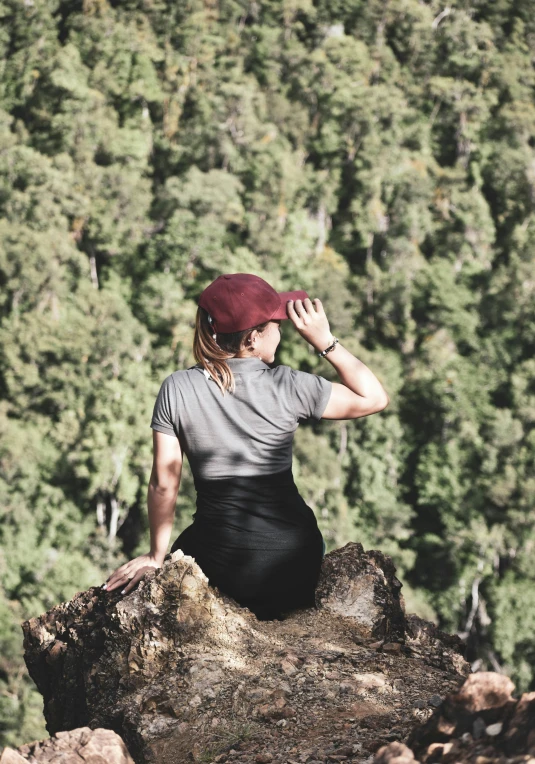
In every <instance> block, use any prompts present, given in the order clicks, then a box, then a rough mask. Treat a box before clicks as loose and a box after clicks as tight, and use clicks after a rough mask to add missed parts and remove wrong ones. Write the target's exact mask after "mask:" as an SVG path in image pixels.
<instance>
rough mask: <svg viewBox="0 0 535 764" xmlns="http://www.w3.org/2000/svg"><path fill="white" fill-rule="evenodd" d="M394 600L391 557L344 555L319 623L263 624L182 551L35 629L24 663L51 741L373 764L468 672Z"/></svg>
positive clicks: (27, 635)
mask: <svg viewBox="0 0 535 764" xmlns="http://www.w3.org/2000/svg"><path fill="white" fill-rule="evenodd" d="M400 589H401V584H400V583H399V581H398V580H397V579H396V578H395V569H394V567H393V565H392V563H391V561H390V560H389V558H387V557H384V556H383V555H381V554H380V553H378V552H364V550H363V548H362V546H361V545H360V544H347V545H346V546H345V547H343V548H342V549H339V550H336V551H335V552H332V553H331V554H329V555H326V557H325V560H324V565H323V570H322V574H321V577H320V581H319V584H318V587H317V592H316V594H317V601H316V607H315V608H308V609H302V610H297V611H293V612H291V613H287V614H286V616H285V618H284V619H283V620H280V621H279V620H275V621H259V620H257V619H256V617H255V616H254V615H253V614H252V613H251V612H250V611H249V610H247V609H246V608H241V607H240V606H239V605H238V604H237V603H236V602H235V601H234V600H232V599H230V598H229V597H226V596H225V595H224V594H222V593H221V592H219V591H218V590H217V589H216V588H215V587H211V586H210V585H209V582H208V580H207V578H206V576H205V575H204V574H203V572H202V571H201V569H200V568H199V566H198V565H197V564H196V562H195V560H194V559H193V558H191V557H187V556H184V555H183V553H182V552H181V551H177V552H175V553H174V554H173V555H168V556H167V558H166V560H165V562H164V565H163V566H162V568H160V569H159V570H154V571H149V572H148V573H147V574H146V575H145V577H144V579H143V580H142V581H141V582H140V584H139V585H138V587H137V589H136V590H134V591H133V592H132V593H131V594H129V595H127V596H125V597H123V596H121V595H120V594H119V592H118V591H116V592H111V593H106V592H104V591H102V590H101V589H96V588H95V589H90V590H89V591H87V592H82V593H79V594H78V595H76V596H75V597H74V598H73V600H72V601H71V602H68V603H64V604H62V605H59V606H58V607H56V608H53V609H52V610H51V611H49V612H48V613H46V614H44V615H42V616H40V617H38V618H33V619H31V620H29V621H27V622H25V623H24V624H23V631H24V646H25V660H26V664H27V666H28V669H29V672H30V674H31V676H32V678H33V679H34V681H35V682H36V684H37V686H38V688H39V690H40V691H41V693H42V695H43V699H44V713H45V717H46V720H47V729H48V731H49V732H50V733H52V734H53V733H56V732H57V731H59V730H74V729H76V728H78V727H85V726H87V727H89V728H92V729H96V728H101V727H104V728H107V729H110V730H114V731H115V732H117V733H118V734H120V735H121V737H122V739H123V740H124V742H125V743H126V746H127V748H128V750H129V752H130V754H131V756H132V757H133V759H134V760H135V761H136V762H137V763H138V764H141V762H156V761H157V762H161V764H167V763H169V764H180V763H181V762H192V761H206V762H210V761H215V762H223V761H227V760H229V761H230V760H232V759H233V758H236V759H239V760H240V761H242V762H248V761H251V762H255V764H262V762H263V763H264V764H267V762H277V761H281V762H282V761H284V762H286V761H288V760H290V759H292V756H293V755H295V757H296V759H295V760H296V761H299V762H304V761H309V762H311V761H316V760H320V759H321V760H325V759H326V758H327V757H329V758H330V759H332V758H333V757H335V758H334V760H345V759H350V758H353V759H356V760H358V759H359V758H361V759H363V760H365V759H366V758H367V757H369V756H370V754H371V753H373V752H375V751H376V750H377V747H378V746H380V745H382V744H384V743H386V742H388V741H390V740H393V739H399V738H400V736H402V735H403V734H405V733H406V732H407V730H408V729H410V727H411V726H413V725H414V723H415V722H418V721H420V720H422V719H423V720H425V719H426V718H427V716H428V715H430V714H431V712H432V709H433V707H434V706H435V705H436V703H437V699H438V703H440V702H441V700H442V697H443V696H444V695H445V694H446V693H447V692H450V691H452V690H453V689H456V688H458V687H459V685H460V684H461V683H462V682H463V680H464V678H465V677H466V676H467V675H468V673H469V666H468V664H466V662H465V661H464V660H463V658H462V656H461V655H460V654H459V645H458V644H457V643H455V640H453V641H451V640H450V642H448V639H447V637H446V635H442V636H443V637H444V640H442V639H441V635H440V633H439V632H437V631H436V630H435V629H434V627H432V626H431V625H429V624H425V622H423V621H421V620H420V619H414V618H413V617H406V616H405V613H404V611H403V607H402V601H401V597H400ZM336 757H338V758H336Z"/></svg>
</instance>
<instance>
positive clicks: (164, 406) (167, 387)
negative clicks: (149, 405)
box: [150, 374, 178, 437]
mask: <svg viewBox="0 0 535 764" xmlns="http://www.w3.org/2000/svg"><path fill="white" fill-rule="evenodd" d="M150 426H151V427H152V429H153V430H156V431H157V432H163V433H165V434H166V435H176V437H178V416H177V402H176V388H175V383H174V381H173V375H172V374H170V375H169V376H168V377H166V378H165V379H164V381H163V382H162V385H161V387H160V392H159V393H158V397H157V398H156V403H155V404H154V410H153V412H152V419H151V423H150Z"/></svg>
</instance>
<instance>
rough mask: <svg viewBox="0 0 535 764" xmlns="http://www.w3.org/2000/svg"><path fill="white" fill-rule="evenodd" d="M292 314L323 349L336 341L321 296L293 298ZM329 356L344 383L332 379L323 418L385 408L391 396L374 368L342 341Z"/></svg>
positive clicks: (309, 338)
mask: <svg viewBox="0 0 535 764" xmlns="http://www.w3.org/2000/svg"><path fill="white" fill-rule="evenodd" d="M287 309H288V317H289V318H290V319H291V321H292V323H293V325H294V326H295V328H296V329H297V331H298V332H299V334H300V335H301V336H302V337H304V339H306V340H307V342H309V343H310V344H311V345H312V346H313V347H314V348H315V349H316V352H318V353H320V352H321V351H322V350H325V348H327V347H328V346H329V345H330V344H331V343H332V334H331V330H330V328H329V321H328V319H327V316H326V315H325V311H324V309H323V305H322V304H321V300H318V299H317V298H316V299H315V300H314V305H313V304H312V301H311V300H310V299H309V298H308V297H307V298H306V299H305V300H303V301H301V300H296V301H295V303H294V302H293V301H291V300H290V301H289V303H288V308H287ZM325 358H326V359H327V360H328V361H329V363H331V365H332V366H333V367H334V368H335V369H336V372H337V374H338V376H339V377H340V380H341V384H339V383H338V382H333V383H332V392H331V397H330V398H329V402H328V403H327V406H326V408H325V411H324V412H323V414H322V416H321V418H322V419H357V418H358V417H362V416H368V414H375V413H376V412H378V411H382V410H383V409H384V408H386V407H387V406H388V404H389V403H390V398H389V397H388V394H387V392H386V390H385V389H384V387H383V386H382V384H381V383H380V382H379V380H378V379H377V377H376V376H375V374H374V373H373V371H371V369H369V368H368V367H367V366H366V364H365V363H363V362H362V361H360V360H359V359H358V358H355V356H354V355H353V354H352V353H350V352H349V350H346V348H344V347H342V345H341V344H340V343H338V344H337V345H336V346H335V348H334V350H331V352H330V353H327V355H326V356H325Z"/></svg>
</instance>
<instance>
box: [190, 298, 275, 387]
mask: <svg viewBox="0 0 535 764" xmlns="http://www.w3.org/2000/svg"><path fill="white" fill-rule="evenodd" d="M268 324H269V321H266V322H265V323H263V324H258V326H253V327H251V328H250V329H244V330H243V331H241V332H231V333H225V334H221V333H220V334H217V335H215V334H214V330H213V328H212V326H211V325H210V321H209V319H208V313H207V311H206V310H205V309H204V308H201V307H200V306H199V307H198V308H197V316H196V318H195V335H194V337H193V355H194V356H195V360H196V361H197V362H198V363H199V364H200V365H201V366H202V367H203V369H204V370H205V371H207V372H208V373H209V374H210V375H211V377H212V379H213V380H214V382H215V383H216V385H217V386H218V387H219V389H220V390H221V393H222V394H223V395H225V393H226V392H231V393H233V392H234V391H235V389H236V385H235V380H234V374H233V373H232V369H231V368H230V366H229V365H228V363H227V360H228V359H229V358H234V356H235V355H236V353H239V352H240V350H242V348H243V346H244V345H245V343H246V342H247V339H248V337H249V335H250V334H251V333H252V332H253V331H254V330H255V329H256V330H257V331H258V332H260V333H262V332H263V331H264V329H265V328H266V326H267V325H268ZM214 336H215V337H216V339H214Z"/></svg>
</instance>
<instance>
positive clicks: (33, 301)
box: [0, 0, 535, 746]
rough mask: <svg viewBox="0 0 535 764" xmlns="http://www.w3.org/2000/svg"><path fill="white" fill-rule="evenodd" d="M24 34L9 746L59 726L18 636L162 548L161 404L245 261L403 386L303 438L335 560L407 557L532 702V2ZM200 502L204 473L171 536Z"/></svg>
mask: <svg viewBox="0 0 535 764" xmlns="http://www.w3.org/2000/svg"><path fill="white" fill-rule="evenodd" d="M0 20H1V24H0V46H1V54H0V61H1V76H0V513H1V514H0V516H1V522H0V744H2V745H11V746H17V745H20V744H22V743H24V742H27V741H29V740H36V739H40V738H42V737H46V731H45V727H44V719H43V714H42V699H41V696H40V695H39V693H38V692H37V690H36V688H35V686H34V685H33V682H32V681H31V679H30V678H29V676H28V673H27V670H26V667H25V664H24V661H23V657H22V656H23V650H22V631H21V628H20V624H21V622H22V621H23V620H25V619H27V618H30V617H33V616H37V615H40V614H41V613H43V612H45V611H46V610H48V609H49V608H51V607H52V606H53V605H55V604H57V603H59V602H64V601H67V600H69V599H70V598H71V597H72V596H73V595H74V594H75V593H76V592H78V591H82V590H85V589H87V588H88V587H90V586H97V585H101V584H102V583H103V582H104V581H105V579H106V577H107V576H108V575H109V574H110V573H111V572H112V571H113V570H114V569H115V568H116V567H117V566H118V565H120V564H121V563H122V562H125V561H126V560H127V559H129V558H131V557H133V556H136V555H138V554H143V553H144V552H147V551H148V544H149V529H148V520H147V511H146V493H147V484H148V479H149V475H150V470H151V464H152V435H151V430H150V426H149V425H150V419H151V413H152V407H153V405H154V401H155V398H156V395H157V392H158V390H159V387H160V384H161V382H162V381H163V379H164V378H165V377H166V376H167V375H168V374H170V373H171V372H172V371H174V370H176V369H182V368H187V367H188V366H191V365H192V364H193V363H195V360H194V358H193V356H192V338H193V328H194V318H195V313H196V309H197V299H198V296H199V294H200V293H201V291H202V290H203V289H204V288H205V287H206V286H207V285H208V284H209V283H210V282H211V281H212V280H213V279H214V278H216V277H217V276H218V275H219V274H221V273H235V272H247V273H255V274H257V275H259V276H262V277H263V278H265V279H266V280H268V281H269V282H270V283H271V284H272V285H273V286H274V287H275V288H276V289H278V290H290V289H306V290H307V291H308V293H309V294H310V296H311V297H319V298H320V299H321V300H322V302H323V305H324V307H325V310H326V313H327V316H328V317H329V320H330V325H331V329H332V332H333V333H334V334H335V335H336V336H337V337H338V338H339V339H340V341H341V342H342V343H343V344H344V346H345V347H347V348H348V349H350V350H351V351H352V352H353V353H354V354H355V355H356V356H357V357H358V358H360V359H361V360H362V361H364V363H366V364H367V365H368V366H369V367H370V368H371V369H372V370H373V372H374V373H375V374H376V375H377V377H378V378H379V379H380V381H381V383H382V384H383V386H384V387H385V389H386V391H387V392H388V394H389V397H390V404H389V406H388V407H387V409H386V410H385V411H383V412H380V413H379V414H377V415H375V416H369V417H363V418H360V419H357V420H352V421H327V420H323V421H321V422H319V423H315V422H306V423H303V424H302V425H301V426H300V428H299V430H298V432H297V435H296V440H295V447H294V465H293V470H294V476H295V479H296V483H297V484H298V487H299V489H300V491H301V493H302V495H303V497H304V498H305V500H306V502H307V503H308V504H309V506H310V507H312V509H313V510H314V512H315V514H316V517H317V519H318V524H319V526H320V529H321V531H322V533H323V535H324V537H325V539H326V542H327V551H331V550H333V549H335V548H337V547H340V546H343V545H344V544H346V543H347V542H348V541H359V542H361V543H362V544H363V545H364V548H365V549H380V550H381V551H383V552H385V553H387V554H388V555H391V557H392V558H393V560H394V563H395V565H396V566H397V575H398V577H399V578H400V580H401V581H402V582H403V593H404V597H405V603H406V607H407V610H408V611H409V612H415V613H418V614H419V615H420V616H422V617H424V618H426V619H428V620H432V621H434V622H435V623H437V624H439V626H440V628H442V629H444V630H445V631H448V632H450V633H457V634H459V635H461V637H462V638H463V639H464V641H465V642H466V644H467V649H468V655H469V657H470V660H471V662H472V667H473V669H474V670H478V669H479V670H494V671H500V672H504V673H506V674H508V675H509V676H511V678H512V679H513V680H514V682H515V683H516V685H517V688H518V689H519V690H520V691H525V690H528V689H535V641H534V639H533V632H534V629H535V554H534V552H535V512H534V509H535V469H534V467H535V427H534V424H535V380H534V377H535V353H534V351H535V299H534V295H535V268H534V261H535V258H534V255H533V250H532V246H534V245H535V66H534V62H535V15H534V14H533V6H532V3H531V2H530V0H494V1H491V0H450V2H449V3H448V4H445V3H444V2H443V0H440V1H439V0H182V2H172V1H171V0H123V1H122V2H119V1H118V0H24V2H23V1H22V0H1V2H0ZM282 330H283V338H282V341H281V345H280V347H279V350H278V352H277V358H276V363H282V364H287V365H290V366H293V367H294V368H299V369H302V370H304V371H308V372H312V373H315V374H319V375H322V376H325V377H327V378H328V379H333V380H334V379H335V376H333V369H332V367H331V366H330V364H329V363H328V362H327V361H326V360H324V359H320V358H318V357H317V355H316V354H315V353H314V352H313V349H312V348H311V347H309V346H308V345H307V343H306V342H304V341H303V340H302V338H301V337H299V335H298V334H297V332H296V331H295V329H294V327H293V326H292V325H291V322H289V321H287V322H283V326H282ZM194 506H195V490H194V486H193V481H192V477H191V473H190V472H189V470H188V468H187V465H186V467H185V469H184V472H183V478H182V485H181V488H180V493H179V498H178V501H177V510H176V520H175V528H174V531H173V533H174V534H175V535H174V536H173V538H175V537H176V535H178V533H179V532H180V531H181V530H182V529H183V528H185V527H186V526H187V525H189V524H190V522H191V515H192V513H193V511H194Z"/></svg>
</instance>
